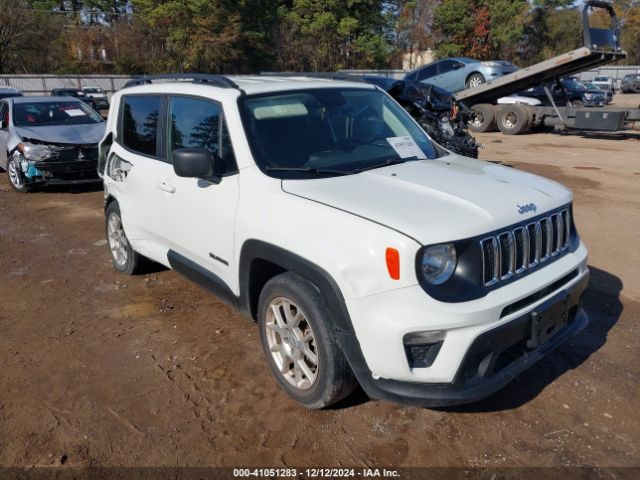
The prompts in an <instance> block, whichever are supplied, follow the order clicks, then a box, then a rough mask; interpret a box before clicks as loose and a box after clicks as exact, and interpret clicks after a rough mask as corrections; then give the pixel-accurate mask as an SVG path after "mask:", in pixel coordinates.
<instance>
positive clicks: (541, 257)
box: [480, 209, 571, 286]
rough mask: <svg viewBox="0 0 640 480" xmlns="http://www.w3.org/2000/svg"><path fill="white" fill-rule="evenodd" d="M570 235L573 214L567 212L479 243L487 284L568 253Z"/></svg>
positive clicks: (566, 210)
mask: <svg viewBox="0 0 640 480" xmlns="http://www.w3.org/2000/svg"><path fill="white" fill-rule="evenodd" d="M570 233H571V219H570V214H569V210H568V209H564V210H562V211H560V212H555V213H553V214H550V215H548V216H546V217H541V218H539V219H537V220H535V221H533V222H531V223H529V224H528V225H526V226H518V227H516V228H511V229H506V230H504V231H502V232H498V233H497V234H496V235H494V236H489V237H485V238H483V239H482V240H481V241H480V244H481V246H482V272H483V273H482V275H483V283H484V285H485V286H490V285H493V284H495V283H497V282H499V281H502V280H507V279H509V278H511V277H512V276H513V275H517V274H520V273H523V272H525V271H527V270H530V269H532V268H534V267H536V266H538V265H539V264H541V263H544V262H547V261H548V260H549V259H550V258H551V257H555V256H558V255H560V254H561V253H563V252H565V251H566V250H567V249H568V248H569V239H570Z"/></svg>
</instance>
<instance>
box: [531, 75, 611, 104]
mask: <svg viewBox="0 0 640 480" xmlns="http://www.w3.org/2000/svg"><path fill="white" fill-rule="evenodd" d="M560 83H561V85H558V84H557V83H555V82H554V83H549V84H547V87H548V88H549V91H550V92H551V94H552V95H553V101H554V102H555V103H556V105H558V106H564V105H567V101H570V102H571V105H573V106H574V107H603V106H604V105H605V104H606V102H607V98H606V95H605V92H604V91H602V90H600V89H598V88H595V89H589V88H587V87H585V86H584V85H583V84H582V83H579V82H576V81H575V80H567V79H564V80H561V82H560ZM563 90H564V91H563ZM519 95H522V96H525V97H532V98H536V99H538V100H540V101H541V102H542V104H543V105H550V104H551V102H549V97H547V93H546V92H545V90H544V88H543V87H534V88H530V89H529V90H525V91H524V92H521V93H520V94H519Z"/></svg>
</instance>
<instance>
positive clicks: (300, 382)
mask: <svg viewBox="0 0 640 480" xmlns="http://www.w3.org/2000/svg"><path fill="white" fill-rule="evenodd" d="M258 324H259V327H260V339H261V341H262V348H263V350H264V353H265V356H266V357H267V363H268V364H269V367H270V368H271V371H272V373H273V375H274V376H275V377H276V380H277V381H278V383H279V384H280V386H281V387H282V388H283V389H284V390H285V391H286V392H287V393H288V394H289V396H291V397H292V398H293V399H295V400H296V401H298V402H300V403H301V404H303V405H305V406H307V407H309V408H314V409H319V408H326V407H328V406H330V405H332V404H334V403H336V402H338V401H340V400H342V399H343V398H345V397H347V396H348V395H349V394H351V393H352V392H353V390H354V389H355V387H356V380H355V377H354V375H353V372H352V371H351V367H350V366H349V364H348V363H347V360H346V359H345V357H344V355H343V353H342V351H341V350H340V348H339V347H338V346H337V345H336V342H335V340H334V339H333V338H332V334H331V332H332V328H331V325H332V322H331V316H330V314H329V311H328V309H327V307H326V305H325V302H324V299H323V297H322V296H321V295H320V293H319V292H318V290H317V289H316V288H315V286H314V285H313V284H312V283H311V282H309V281H308V280H306V279H304V278H302V277H300V276H298V275H296V274H294V273H292V272H286V273H283V274H280V275H277V276H276V277H273V278H272V279H271V280H269V281H268V282H267V284H266V285H265V286H264V288H263V290H262V292H261V293H260V300H259V304H258Z"/></svg>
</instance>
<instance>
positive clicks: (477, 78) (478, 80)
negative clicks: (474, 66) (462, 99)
mask: <svg viewBox="0 0 640 480" xmlns="http://www.w3.org/2000/svg"><path fill="white" fill-rule="evenodd" d="M484 82H485V80H484V75H482V74H481V73H473V74H471V75H469V78H467V83H466V85H467V88H474V87H477V86H478V85H480V84H482V83H484Z"/></svg>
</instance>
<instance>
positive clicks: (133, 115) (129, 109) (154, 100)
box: [120, 95, 162, 157]
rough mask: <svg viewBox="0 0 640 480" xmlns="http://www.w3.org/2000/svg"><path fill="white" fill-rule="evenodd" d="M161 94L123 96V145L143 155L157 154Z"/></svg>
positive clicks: (121, 129)
mask: <svg viewBox="0 0 640 480" xmlns="http://www.w3.org/2000/svg"><path fill="white" fill-rule="evenodd" d="M161 104H162V97H161V96H159V95H140V96H125V97H123V98H122V117H121V120H120V121H121V122H122V123H121V128H120V131H121V132H122V135H121V137H120V138H122V143H123V145H124V146H125V147H126V148H128V149H129V150H133V151H134V152H137V153H141V154H143V155H150V156H153V157H155V156H157V148H156V142H157V138H158V115H159V112H160V105H161Z"/></svg>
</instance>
